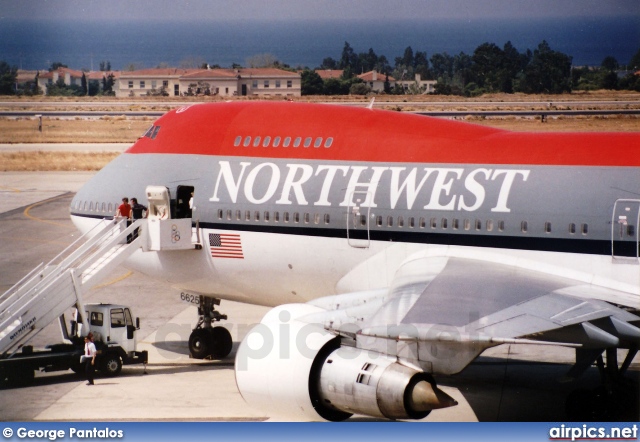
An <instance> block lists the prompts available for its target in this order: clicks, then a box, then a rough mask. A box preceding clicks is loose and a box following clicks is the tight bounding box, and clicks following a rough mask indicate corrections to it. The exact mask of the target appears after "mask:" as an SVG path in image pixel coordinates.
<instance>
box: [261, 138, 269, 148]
mask: <svg viewBox="0 0 640 442" xmlns="http://www.w3.org/2000/svg"><path fill="white" fill-rule="evenodd" d="M270 143H271V137H264V143H262V147H269V144H270Z"/></svg>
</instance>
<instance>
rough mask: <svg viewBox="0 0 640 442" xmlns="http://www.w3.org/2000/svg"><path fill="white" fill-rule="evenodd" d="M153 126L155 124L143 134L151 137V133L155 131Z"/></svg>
mask: <svg viewBox="0 0 640 442" xmlns="http://www.w3.org/2000/svg"><path fill="white" fill-rule="evenodd" d="M153 128H154V126H150V127H149V129H147V131H146V132H145V133H144V135H142V136H143V137H149V138H151V134H152V133H153Z"/></svg>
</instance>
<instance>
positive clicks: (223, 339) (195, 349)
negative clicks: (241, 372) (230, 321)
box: [189, 295, 233, 359]
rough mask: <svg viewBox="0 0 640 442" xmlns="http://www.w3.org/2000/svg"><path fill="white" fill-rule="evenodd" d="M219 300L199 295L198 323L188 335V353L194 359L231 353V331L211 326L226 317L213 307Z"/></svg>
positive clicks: (216, 357)
mask: <svg viewBox="0 0 640 442" xmlns="http://www.w3.org/2000/svg"><path fill="white" fill-rule="evenodd" d="M216 305H220V300H219V299H217V298H210V297H208V296H203V295H200V303H199V305H198V315H199V316H200V319H199V320H198V325H196V328H194V329H193V331H192V332H191V335H190V336H189V353H190V354H191V357H192V358H194V359H222V358H224V357H226V356H228V355H229V353H231V348H232V346H233V340H232V339H231V333H229V330H227V329H226V328H224V327H221V326H217V327H213V326H212V324H213V323H214V322H216V321H221V320H223V319H227V315H223V314H221V313H220V312H219V311H217V310H216V309H215V306H216Z"/></svg>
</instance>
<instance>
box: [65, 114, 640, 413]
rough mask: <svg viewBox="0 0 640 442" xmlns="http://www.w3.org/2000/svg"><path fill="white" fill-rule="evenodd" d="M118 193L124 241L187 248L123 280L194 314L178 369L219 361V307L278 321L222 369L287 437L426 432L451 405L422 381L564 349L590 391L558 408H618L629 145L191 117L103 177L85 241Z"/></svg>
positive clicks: (633, 172)
mask: <svg viewBox="0 0 640 442" xmlns="http://www.w3.org/2000/svg"><path fill="white" fill-rule="evenodd" d="M126 195H140V196H141V195H146V196H147V198H148V200H149V205H150V214H149V221H148V223H149V225H148V226H147V227H142V228H141V233H140V235H141V236H142V235H143V234H145V233H144V232H145V229H147V230H148V232H154V231H155V232H156V233H157V234H158V235H160V236H162V235H165V233H163V232H165V231H164V230H163V229H164V228H163V227H161V226H160V227H159V228H157V227H153V225H152V223H156V222H158V223H160V222H164V223H165V224H167V223H168V227H166V235H167V238H171V241H174V242H176V241H178V240H179V239H180V237H183V238H185V237H191V235H192V234H193V235H194V238H196V239H195V240H194V241H193V242H194V243H195V244H196V246H194V247H190V248H189V249H188V250H169V249H170V248H171V247H168V249H167V248H163V247H154V246H153V245H149V244H147V245H146V246H145V245H143V246H141V249H140V250H138V251H136V252H135V253H134V254H133V255H132V256H131V257H130V258H129V259H128V261H127V263H126V265H127V267H129V268H131V269H135V270H137V271H139V272H142V273H144V274H146V275H150V276H153V277H155V278H157V279H159V280H163V281H166V282H167V283H169V284H171V285H173V286H175V287H176V288H179V289H180V290H181V291H183V292H184V293H188V294H190V295H192V296H195V297H197V299H198V300H199V302H200V305H199V315H200V321H199V323H198V326H197V327H196V329H195V330H194V331H193V333H192V335H191V338H190V340H189V347H190V351H191V353H192V355H193V356H194V357H199V358H202V357H207V356H212V357H216V358H217V357H223V356H226V355H227V354H228V353H229V351H230V350H231V337H230V335H229V333H228V332H227V331H226V329H224V328H223V327H214V326H213V324H215V322H217V321H218V320H221V319H224V318H225V316H224V315H222V314H221V313H220V312H219V311H218V310H216V309H215V306H216V305H218V304H219V301H220V300H234V301H240V302H245V303H253V304H260V305H266V306H273V307H274V308H273V310H272V311H271V312H270V313H268V314H267V315H266V316H265V318H264V319H263V320H262V322H261V323H260V324H258V325H257V326H256V327H255V328H254V329H253V330H252V331H251V332H250V333H249V334H248V335H247V337H246V338H245V340H244V341H243V342H242V343H241V345H240V347H239V350H238V353H237V356H236V366H235V370H236V381H237V385H238V388H239V390H240V392H241V394H242V396H243V397H244V398H245V400H246V401H247V402H249V403H250V404H253V405H256V406H258V407H262V408H265V409H268V410H272V411H273V410H280V411H282V412H284V413H289V414H290V415H292V416H298V417H300V418H303V419H328V420H341V419H345V418H347V417H349V416H350V415H352V414H354V413H359V414H365V415H370V416H378V417H386V418H391V419H417V418H422V417H424V416H426V415H427V414H428V413H430V412H431V411H432V410H434V409H438V408H442V407H448V406H453V405H455V401H454V400H453V399H452V398H451V397H449V396H448V395H447V394H445V393H444V392H443V391H441V390H440V389H439V388H438V387H437V386H436V384H435V382H434V379H433V377H432V375H453V374H456V373H459V372H460V371H461V370H463V369H464V368H465V367H466V366H467V365H468V364H470V363H471V362H472V361H473V360H474V359H475V358H476V357H478V356H479V355H480V354H481V353H482V352H483V351H484V350H486V349H488V348H490V347H493V346H496V345H500V344H503V343H521V344H548V345H561V346H567V347H571V348H575V354H576V359H575V366H574V367H573V368H572V369H571V371H570V372H569V373H568V375H569V376H570V377H577V376H579V375H580V374H581V373H582V372H584V371H585V370H586V369H587V368H589V367H591V366H592V365H593V364H597V365H598V366H599V367H600V368H601V371H602V374H603V385H601V386H594V387H597V388H595V389H594V392H593V393H590V394H586V395H585V393H584V392H583V393H582V395H581V396H580V397H579V398H578V399H575V398H574V401H573V404H569V406H570V407H574V408H575V407H576V406H581V405H585V404H590V405H585V406H591V405H593V406H594V407H595V406H597V407H599V409H601V408H603V407H604V408H607V406H608V405H611V403H612V402H613V403H617V402H618V401H624V400H625V398H626V397H627V396H628V394H629V388H630V387H628V385H627V384H626V383H625V381H624V373H625V371H626V370H627V368H628V367H629V365H630V363H631V361H632V359H633V358H634V356H635V355H636V352H637V349H638V345H639V344H640V328H638V327H639V324H640V317H638V315H637V314H638V308H639V306H640V264H639V242H638V225H639V218H640V133H626V134H622V133H615V134H612V133H608V134H600V133H589V134H582V133H562V134H560V133H536V134H533V133H515V132H509V131H504V130H498V129H492V128H486V127H481V126H477V125H472V124H467V123H461V122H454V121H447V120H442V119H435V118H428V117H423V116H416V115H407V114H401V113H398V112H390V111H382V110H373V109H364V108H349V107H342V106H335V105H313V104H301V103H289V102H277V103H276V102H230V103H215V104H197V105H192V106H185V107H182V108H179V109H177V110H174V111H171V112H169V113H168V114H166V115H165V116H163V117H161V118H160V119H158V120H157V121H156V122H155V123H154V124H153V126H152V127H151V128H150V129H149V130H148V131H147V132H146V134H145V135H144V136H143V137H141V138H140V139H139V140H138V141H137V142H136V143H135V144H134V145H133V146H132V147H131V148H129V149H128V150H127V151H126V152H125V153H124V154H122V155H120V156H119V157H118V158H116V159H115V160H114V161H113V162H112V163H111V164H109V165H108V166H106V167H105V168H104V169H103V170H101V171H100V172H99V173H98V174H97V175H96V176H95V177H94V178H93V179H92V180H91V181H89V182H88V183H87V184H86V185H85V186H84V187H83V188H82V189H81V190H80V191H79V192H78V193H77V195H76V196H75V198H74V199H73V201H72V203H71V208H70V209H71V217H72V219H73V221H74V223H75V224H76V225H77V226H78V227H79V228H80V229H81V230H82V231H88V230H90V229H91V228H92V227H93V226H94V225H96V224H98V223H102V222H104V218H109V217H110V216H111V215H112V214H113V213H114V212H115V207H116V203H117V202H118V201H120V199H121V197H122V196H126ZM140 199H141V200H143V198H140ZM179 221H180V222H183V223H184V222H186V223H187V224H186V226H187V229H188V231H187V232H185V231H184V228H182V227H180V226H182V225H183V224H179ZM153 229H156V230H153ZM158 229H159V230H158ZM158 232H159V233H158ZM147 241H148V242H149V241H151V240H147ZM171 241H169V242H171ZM619 349H626V350H628V351H627V352H621V353H620V354H621V355H623V357H624V360H622V361H619V360H618V350H619ZM625 355H626V356H625ZM621 359H622V358H621ZM631 388H632V389H634V388H635V389H636V394H637V386H635V387H631ZM603 392H604V393H603ZM636 398H637V396H636ZM636 400H637V399H636ZM597 407H596V408H597ZM599 417H602V416H601V415H600V416H599Z"/></svg>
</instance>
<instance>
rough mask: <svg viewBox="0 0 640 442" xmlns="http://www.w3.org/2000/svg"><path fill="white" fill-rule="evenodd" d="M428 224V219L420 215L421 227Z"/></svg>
mask: <svg viewBox="0 0 640 442" xmlns="http://www.w3.org/2000/svg"><path fill="white" fill-rule="evenodd" d="M426 226H427V221H426V220H425V219H424V217H420V228H421V229H424V228H425V227H426Z"/></svg>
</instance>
